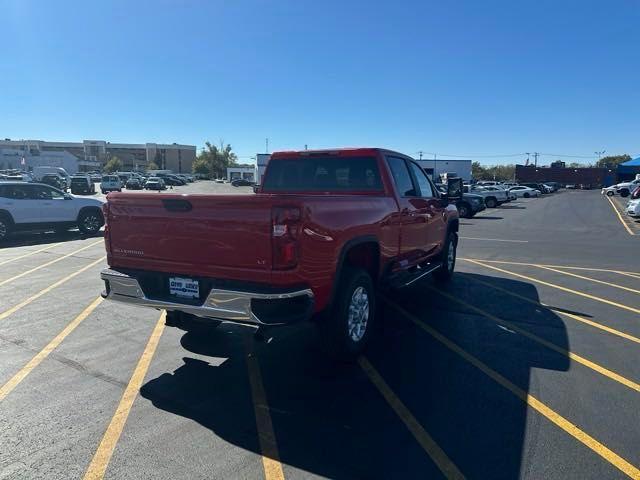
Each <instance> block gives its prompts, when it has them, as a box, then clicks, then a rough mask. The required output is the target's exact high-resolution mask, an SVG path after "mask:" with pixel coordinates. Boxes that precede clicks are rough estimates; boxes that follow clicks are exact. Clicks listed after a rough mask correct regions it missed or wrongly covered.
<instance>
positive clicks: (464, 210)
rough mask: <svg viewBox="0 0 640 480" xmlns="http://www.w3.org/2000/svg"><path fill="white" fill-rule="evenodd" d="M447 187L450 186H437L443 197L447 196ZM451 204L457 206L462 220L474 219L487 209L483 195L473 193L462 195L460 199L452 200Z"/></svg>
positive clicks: (439, 184)
mask: <svg viewBox="0 0 640 480" xmlns="http://www.w3.org/2000/svg"><path fill="white" fill-rule="evenodd" d="M447 187H448V186H447V185H445V184H443V183H437V184H436V188H437V189H438V191H439V192H440V193H441V194H443V195H446V194H447V191H448V188H447ZM449 203H451V204H452V205H455V206H456V208H457V209H458V215H460V216H461V217H462V218H473V217H474V216H475V215H476V213H478V212H481V211H482V210H484V209H485V208H486V207H485V205H484V198H483V197H482V196H481V195H474V194H473V193H462V196H461V197H460V198H454V199H451V200H450V201H449Z"/></svg>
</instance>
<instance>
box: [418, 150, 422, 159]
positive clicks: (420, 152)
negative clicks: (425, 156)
mask: <svg viewBox="0 0 640 480" xmlns="http://www.w3.org/2000/svg"><path fill="white" fill-rule="evenodd" d="M418 153H419V154H420V160H422V150H420V151H419V152H418Z"/></svg>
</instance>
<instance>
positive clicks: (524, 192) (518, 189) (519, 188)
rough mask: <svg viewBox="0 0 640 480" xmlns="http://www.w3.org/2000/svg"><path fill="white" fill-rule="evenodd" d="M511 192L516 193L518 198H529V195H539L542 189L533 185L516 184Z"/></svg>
mask: <svg viewBox="0 0 640 480" xmlns="http://www.w3.org/2000/svg"><path fill="white" fill-rule="evenodd" d="M509 192H510V193H512V194H514V195H515V196H516V197H518V198H522V197H524V198H529V197H539V196H540V190H536V189H534V188H531V187H525V186H524V185H516V186H515V187H511V188H510V189H509Z"/></svg>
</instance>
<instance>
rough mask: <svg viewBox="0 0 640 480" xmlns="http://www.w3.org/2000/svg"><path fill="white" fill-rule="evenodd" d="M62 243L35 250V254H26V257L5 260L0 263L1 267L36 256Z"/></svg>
mask: <svg viewBox="0 0 640 480" xmlns="http://www.w3.org/2000/svg"><path fill="white" fill-rule="evenodd" d="M58 245H60V243H51V244H49V245H47V246H46V247H44V248H40V249H38V250H34V251H33V252H29V253H25V254H24V255H20V256H18V257H14V258H10V259H9V260H4V261H3V262H0V266H2V265H6V264H7V263H11V262H15V261H16V260H21V259H23V258H27V257H30V256H31V255H35V254H36V253H40V252H44V251H45V250H49V249H50V248H53V247H57V246H58Z"/></svg>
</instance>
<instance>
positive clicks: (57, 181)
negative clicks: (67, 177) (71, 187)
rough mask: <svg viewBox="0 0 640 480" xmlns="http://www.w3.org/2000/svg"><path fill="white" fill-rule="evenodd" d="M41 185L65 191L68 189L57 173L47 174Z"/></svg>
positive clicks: (43, 176)
mask: <svg viewBox="0 0 640 480" xmlns="http://www.w3.org/2000/svg"><path fill="white" fill-rule="evenodd" d="M40 183H44V184H46V185H50V186H52V187H54V188H57V189H59V190H63V191H65V190H66V189H67V185H66V183H65V181H64V179H63V178H62V177H61V176H60V175H58V174H57V173H46V174H44V175H42V176H41V177H40Z"/></svg>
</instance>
